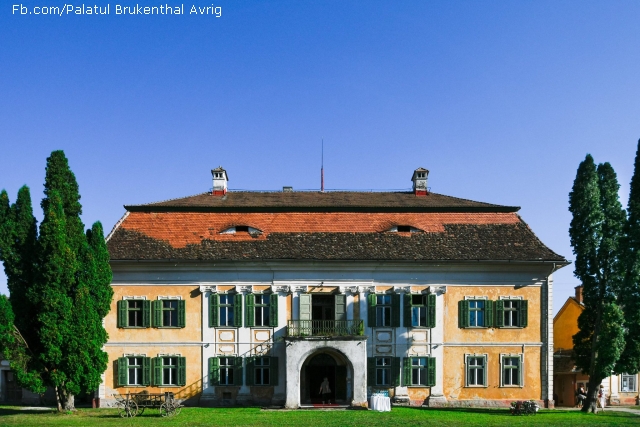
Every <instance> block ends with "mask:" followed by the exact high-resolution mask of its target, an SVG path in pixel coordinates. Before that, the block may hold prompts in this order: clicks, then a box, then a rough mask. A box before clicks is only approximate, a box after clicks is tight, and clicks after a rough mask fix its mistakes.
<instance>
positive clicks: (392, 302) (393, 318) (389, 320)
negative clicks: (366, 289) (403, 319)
mask: <svg viewBox="0 0 640 427" xmlns="http://www.w3.org/2000/svg"><path fill="white" fill-rule="evenodd" d="M368 316H369V326H389V327H400V295H397V294H369V313H368Z"/></svg>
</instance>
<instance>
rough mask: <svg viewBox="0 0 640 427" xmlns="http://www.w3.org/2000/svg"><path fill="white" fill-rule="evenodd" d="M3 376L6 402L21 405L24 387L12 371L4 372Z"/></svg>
mask: <svg viewBox="0 0 640 427" xmlns="http://www.w3.org/2000/svg"><path fill="white" fill-rule="evenodd" d="M2 374H3V377H4V378H2V379H3V381H2V383H3V385H4V387H3V388H4V390H2V391H3V394H4V396H5V398H4V400H5V402H11V403H19V402H21V401H22V387H20V386H19V385H18V383H17V381H16V376H15V374H14V373H13V372H12V371H2Z"/></svg>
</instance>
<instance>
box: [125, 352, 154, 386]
mask: <svg viewBox="0 0 640 427" xmlns="http://www.w3.org/2000/svg"><path fill="white" fill-rule="evenodd" d="M150 361H151V359H150V358H148V357H145V356H136V355H134V356H125V357H120V358H118V385H119V386H148V385H149V384H150V378H149V377H150V373H151V363H150Z"/></svg>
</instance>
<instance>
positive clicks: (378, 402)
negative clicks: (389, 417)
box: [369, 394, 391, 412]
mask: <svg viewBox="0 0 640 427" xmlns="http://www.w3.org/2000/svg"><path fill="white" fill-rule="evenodd" d="M369 408H371V409H372V410H373V411H379V412H390V411H391V398H389V397H387V396H380V395H376V394H374V395H372V396H371V403H370V405H369Z"/></svg>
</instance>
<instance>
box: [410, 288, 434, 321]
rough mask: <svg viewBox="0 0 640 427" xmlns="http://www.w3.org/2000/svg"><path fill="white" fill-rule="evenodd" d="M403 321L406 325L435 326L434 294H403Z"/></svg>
mask: <svg viewBox="0 0 640 427" xmlns="http://www.w3.org/2000/svg"><path fill="white" fill-rule="evenodd" d="M404 301H405V307H404V310H405V311H404V316H405V318H404V323H405V326H406V327H414V328H416V327H426V328H435V326H436V295H435V294H427V295H425V294H418V295H411V294H405V300H404Z"/></svg>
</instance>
